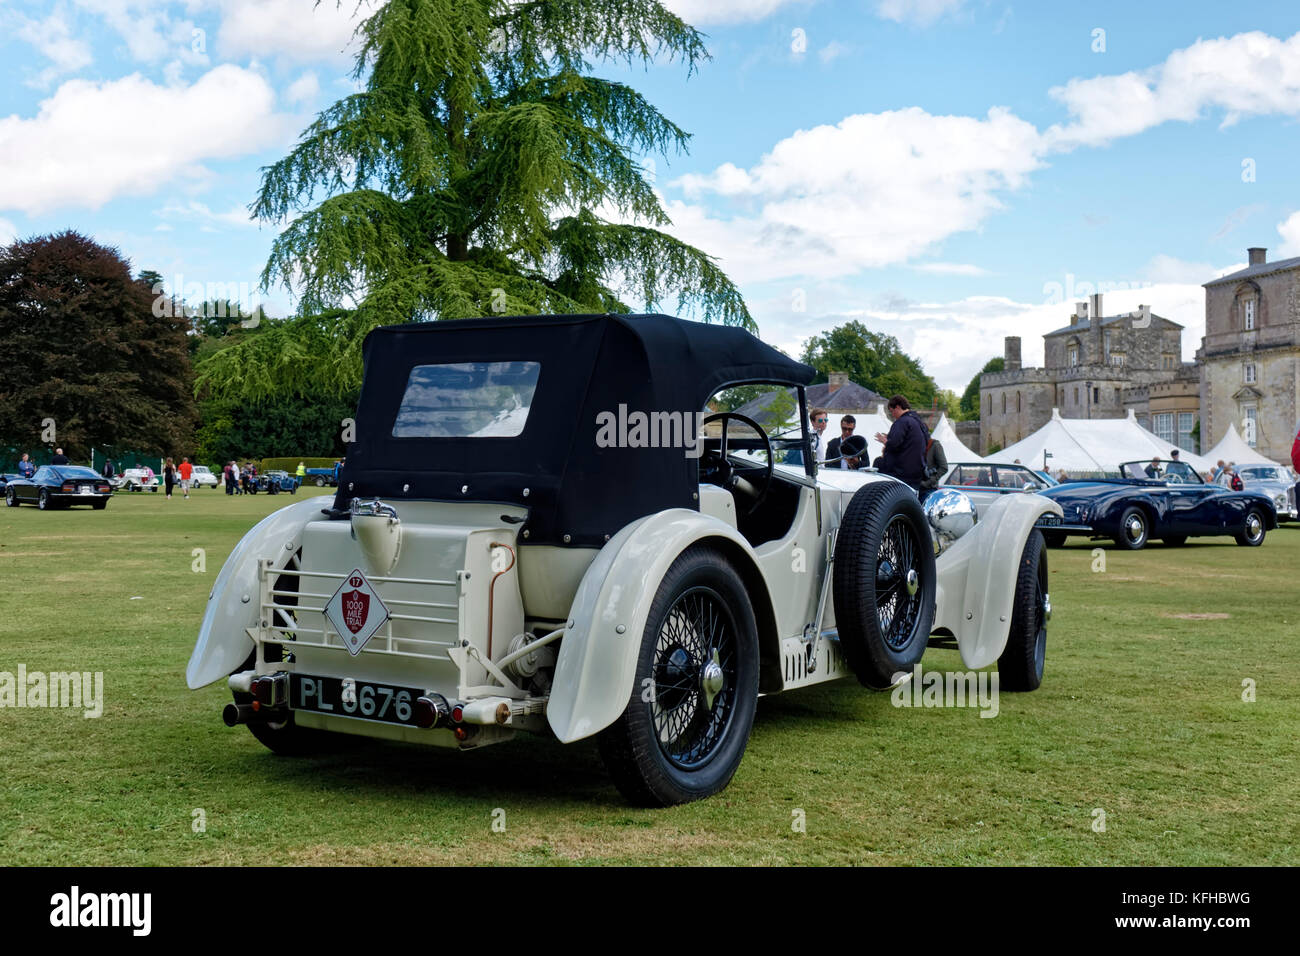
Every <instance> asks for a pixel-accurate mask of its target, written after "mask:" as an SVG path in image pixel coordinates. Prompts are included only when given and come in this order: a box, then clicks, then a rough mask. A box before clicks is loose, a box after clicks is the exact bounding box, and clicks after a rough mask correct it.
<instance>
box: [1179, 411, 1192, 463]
mask: <svg viewBox="0 0 1300 956" xmlns="http://www.w3.org/2000/svg"><path fill="white" fill-rule="evenodd" d="M1195 427H1196V415H1195V413H1193V412H1179V413H1178V447H1179V448H1181V449H1182V450H1183V451H1190V452H1192V453H1195V452H1196V448H1195V447H1194V445H1195V442H1193V441H1192V429H1193V428H1195Z"/></svg>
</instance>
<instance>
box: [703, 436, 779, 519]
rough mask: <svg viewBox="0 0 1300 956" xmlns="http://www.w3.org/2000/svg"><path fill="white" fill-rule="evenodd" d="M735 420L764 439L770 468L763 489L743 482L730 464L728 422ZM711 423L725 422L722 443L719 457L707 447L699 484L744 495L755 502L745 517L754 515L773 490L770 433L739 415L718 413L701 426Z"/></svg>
mask: <svg viewBox="0 0 1300 956" xmlns="http://www.w3.org/2000/svg"><path fill="white" fill-rule="evenodd" d="M732 418H734V419H735V420H736V421H738V422H740V423H741V424H744V425H748V426H749V427H750V428H752V429H754V431H755V432H757V433H758V436H759V437H760V438H762V439H763V447H764V450H765V451H766V452H767V468H766V469H764V471H763V478H762V486H761V487H755V485H754V483H753V482H751V481H750V480H749V479H748V478H743V477H741V476H740V475H738V474H737V473H736V469H735V467H734V466H733V465H732V464H731V462H730V461H728V460H727V421H728V420H729V419H732ZM709 422H722V438H721V439H720V443H719V445H718V449H717V452H716V454H715V452H714V450H713V449H712V448H708V447H707V444H706V450H705V453H704V457H703V458H701V459H700V480H701V481H704V482H707V483H708V484H711V485H717V486H718V487H720V488H725V489H727V491H730V492H731V493H732V494H733V495H734V494H741V495H745V496H746V497H748V498H751V499H753V500H752V503H751V504H750V506H749V508H748V509H747V510H746V511H745V515H746V516H748V515H752V514H753V513H754V512H755V511H757V510H758V506H759V505H761V504H762V503H763V500H764V499H765V498H766V497H767V493H768V491H769V490H770V489H771V487H772V468H773V455H772V440H771V439H770V438H768V437H767V432H765V431H763V427H762V426H761V425H759V424H758V422H756V421H754V420H753V419H752V418H749V417H748V416H745V415H740V414H738V413H736V412H719V413H718V414H716V415H710V416H709V417H708V418H706V419H704V421H703V422H701V423H700V424H701V425H707V424H709ZM709 441H711V439H705V442H706V443H707V442H709Z"/></svg>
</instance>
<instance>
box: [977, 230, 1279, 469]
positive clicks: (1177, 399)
mask: <svg viewBox="0 0 1300 956" xmlns="http://www.w3.org/2000/svg"><path fill="white" fill-rule="evenodd" d="M1247 255H1248V263H1249V264H1248V265H1247V267H1246V268H1245V269H1242V270H1240V271H1238V272H1234V273H1232V274H1231V275H1226V276H1223V277H1221V278H1218V279H1214V280H1211V281H1210V282H1207V283H1205V338H1204V339H1202V341H1201V347H1200V349H1198V350H1197V352H1196V361H1195V362H1193V363H1185V362H1183V361H1182V334H1183V327H1182V326H1181V325H1179V324H1178V323H1177V322H1171V321H1170V320H1169V319H1166V318H1164V317H1162V316H1159V315H1156V314H1155V313H1153V312H1152V311H1151V310H1150V307H1149V306H1145V305H1143V306H1139V308H1138V310H1137V311H1135V312H1133V313H1131V314H1130V313H1124V314H1120V315H1112V316H1107V315H1105V314H1104V311H1103V305H1102V296H1100V295H1094V296H1092V297H1091V299H1090V300H1089V301H1087V302H1079V303H1076V306H1075V310H1074V314H1073V315H1071V316H1070V322H1069V324H1068V325H1066V326H1064V327H1062V328H1059V329H1056V330H1055V331H1053V332H1049V333H1047V334H1046V335H1045V336H1043V353H1044V361H1043V367H1042V368H1024V367H1023V366H1022V364H1021V361H1020V339H1019V337H1018V336H1009V337H1008V338H1007V339H1006V340H1005V368H1004V370H1003V371H1001V372H993V373H990V374H986V375H984V376H983V377H981V379H980V439H979V440H980V448H979V450H980V452H981V453H983V454H987V453H988V452H989V451H990V450H991V449H992V448H994V447H1003V448H1004V447H1006V446H1007V445H1011V444H1013V443H1015V442H1017V441H1019V440H1020V439H1022V438H1024V437H1026V436H1027V435H1029V434H1030V433H1032V432H1034V431H1036V430H1037V429H1039V428H1041V427H1042V426H1043V425H1045V424H1046V423H1047V422H1048V421H1049V420H1050V419H1051V417H1052V409H1053V408H1059V409H1060V410H1061V415H1062V417H1064V418H1124V417H1125V416H1126V415H1127V414H1128V413H1129V412H1130V411H1132V412H1133V414H1134V416H1135V417H1136V419H1137V421H1138V423H1139V424H1141V425H1142V426H1143V427H1144V428H1147V429H1150V430H1151V431H1153V432H1155V433H1156V434H1157V435H1159V436H1160V437H1161V438H1163V439H1164V440H1166V441H1168V442H1169V443H1170V444H1171V445H1177V446H1179V447H1181V448H1185V449H1187V450H1188V451H1196V450H1198V441H1197V439H1198V437H1199V447H1200V448H1205V449H1208V448H1209V447H1211V446H1212V445H1214V444H1215V443H1216V442H1218V441H1219V439H1220V438H1222V437H1223V435H1224V433H1225V432H1226V431H1227V429H1228V425H1229V424H1234V425H1236V426H1237V430H1238V432H1240V433H1241V435H1242V437H1243V438H1245V439H1246V441H1247V442H1249V443H1250V444H1252V445H1254V446H1255V447H1256V448H1257V449H1258V450H1259V451H1260V452H1261V453H1262V454H1264V455H1266V456H1268V457H1269V458H1272V459H1274V460H1278V461H1285V460H1287V459H1288V458H1289V457H1290V450H1291V442H1292V439H1293V438H1294V437H1295V428H1296V420H1297V417H1300V403H1298V401H1297V398H1298V396H1300V258H1294V259H1285V260H1280V261H1277V262H1272V263H1269V262H1267V261H1266V260H1265V250H1264V249H1259V248H1252V249H1250V250H1248V253H1247ZM1198 421H1199V423H1200V426H1199V429H1198V428H1197V422H1198Z"/></svg>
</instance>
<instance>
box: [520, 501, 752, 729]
mask: <svg viewBox="0 0 1300 956" xmlns="http://www.w3.org/2000/svg"><path fill="white" fill-rule="evenodd" d="M705 538H725V539H727V540H728V541H730V542H732V543H733V544H734V545H735V546H737V547H739V548H741V549H743V551H744V553H745V554H746V555H747V556H748V557H749V559H750V560H751V561H754V553H753V549H752V548H751V547H750V546H749V543H748V542H747V541H746V540H745V539H744V538H743V537H741V535H740V533H739V532H737V531H736V529H735V528H733V527H731V526H730V525H728V524H726V523H724V522H722V521H720V520H719V519H717V518H714V517H711V516H709V515H704V514H700V513H699V512H698V511H691V510H689V509H686V508H673V509H670V510H668V511H661V512H659V513H658V514H653V515H650V516H648V517H645V518H641V519H639V520H638V521H634V522H633V523H632V524H629V525H628V526H627V527H625V528H623V529H622V530H621V531H619V533H618V534H616V535H614V537H613V538H611V539H610V540H609V541H608V542H607V543H606V544H605V546H604V547H603V548H601V550H600V553H599V554H598V555H596V558H595V560H593V561H592V563H591V566H590V567H589V568H588V569H587V573H586V574H585V575H584V576H583V578H582V583H581V584H579V585H578V591H577V594H576V595H575V596H574V599H573V605H572V607H571V608H570V610H569V623H568V625H567V630H566V631H565V634H564V639H563V641H562V642H561V644H560V653H559V657H558V659H557V660H556V663H555V681H554V685H553V686H552V688H551V699H550V703H549V705H548V706H547V710H546V719H547V721H549V723H550V725H551V729H552V730H553V731H555V736H556V737H558V738H559V739H560V740H561V741H562V742H563V743H572V742H573V741H575V740H581V739H583V738H584V737H590V736H591V735H592V734H595V733H598V732H599V731H601V730H604V729H605V728H606V727H608V726H609V725H610V724H612V723H613V722H614V721H615V720H617V719H618V717H619V715H620V714H622V713H623V710H624V708H626V707H627V702H628V699H629V697H630V696H631V694H632V685H633V682H634V681H635V679H636V663H637V655H638V654H639V653H640V650H641V637H642V633H643V632H644V631H645V626H646V620H647V618H648V617H649V615H650V605H651V603H653V601H654V598H655V594H656V593H657V592H658V590H659V582H660V581H661V580H663V576H664V574H666V573H667V571H668V568H669V566H670V565H672V563H673V562H674V561H675V560H676V559H677V557H678V555H680V554H681V553H682V552H683V551H684V550H686V548H688V547H690V546H691V545H692V544H694V543H695V542H697V541H700V540H702V539H705ZM754 565H755V567H757V562H756V561H754Z"/></svg>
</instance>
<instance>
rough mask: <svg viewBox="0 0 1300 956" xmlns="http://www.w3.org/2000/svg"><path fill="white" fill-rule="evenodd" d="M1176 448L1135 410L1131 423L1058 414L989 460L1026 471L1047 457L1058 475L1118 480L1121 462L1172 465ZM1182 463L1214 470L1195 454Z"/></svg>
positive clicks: (1056, 411)
mask: <svg viewBox="0 0 1300 956" xmlns="http://www.w3.org/2000/svg"><path fill="white" fill-rule="evenodd" d="M1174 447H1175V446H1173V445H1171V444H1170V443H1169V442H1167V441H1163V440H1162V439H1160V438H1159V437H1158V436H1157V435H1155V434H1154V433H1152V432H1149V431H1147V430H1146V429H1145V428H1143V427H1142V426H1141V425H1139V424H1138V423H1137V419H1136V418H1135V417H1134V416H1133V412H1132V411H1131V410H1130V411H1129V413H1128V417H1127V418H1092V419H1086V418H1062V417H1061V412H1060V410H1059V409H1055V408H1054V409H1052V418H1051V420H1050V421H1049V422H1048V423H1047V424H1046V425H1044V426H1043V427H1042V428H1040V429H1038V431H1036V432H1034V433H1033V434H1032V435H1030V436H1028V437H1027V438H1024V439H1022V440H1021V441H1018V442H1016V443H1015V444H1014V445H1010V446H1009V447H1007V448H1004V449H1002V451H999V452H995V453H994V454H991V455H986V456H985V457H986V458H987V459H988V460H989V461H993V462H1006V463H1010V462H1013V461H1016V460H1017V459H1019V461H1020V463H1021V464H1023V465H1027V466H1029V467H1030V468H1036V469H1041V468H1043V467H1044V465H1043V460H1044V459H1043V452H1045V451H1046V452H1048V453H1049V455H1050V456H1051V457H1049V458H1048V459H1047V465H1046V468H1047V470H1048V471H1049V472H1051V474H1053V475H1055V474H1056V473H1057V471H1059V470H1060V469H1062V468H1064V469H1065V470H1066V471H1067V472H1068V473H1070V474H1072V475H1075V474H1090V473H1091V474H1098V473H1104V474H1118V473H1119V466H1120V463H1121V462H1125V461H1146V460H1149V459H1151V458H1154V457H1156V456H1159V457H1160V458H1161V459H1162V460H1165V461H1168V460H1169V452H1170V451H1171V450H1172V449H1173V448H1174ZM1179 458H1180V459H1181V460H1182V461H1185V462H1186V463H1187V464H1189V465H1191V466H1192V467H1193V468H1195V469H1196V470H1197V471H1199V472H1201V473H1202V474H1203V475H1206V474H1208V473H1209V472H1210V470H1211V469H1212V468H1213V465H1214V462H1213V460H1208V461H1207V460H1206V458H1205V457H1203V456H1201V455H1193V454H1192V453H1191V452H1189V451H1180V452H1179Z"/></svg>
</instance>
